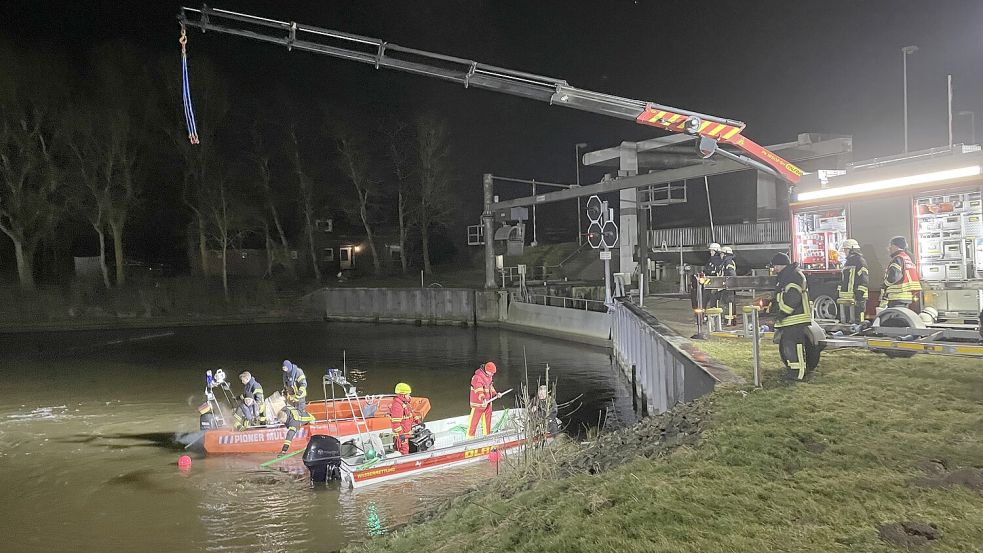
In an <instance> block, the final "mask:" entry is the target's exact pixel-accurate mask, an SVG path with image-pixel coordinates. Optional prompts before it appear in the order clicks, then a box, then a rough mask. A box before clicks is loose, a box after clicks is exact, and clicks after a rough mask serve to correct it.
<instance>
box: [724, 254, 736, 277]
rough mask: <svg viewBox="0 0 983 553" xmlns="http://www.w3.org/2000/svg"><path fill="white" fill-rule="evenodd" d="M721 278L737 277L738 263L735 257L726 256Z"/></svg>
mask: <svg viewBox="0 0 983 553" xmlns="http://www.w3.org/2000/svg"><path fill="white" fill-rule="evenodd" d="M720 276H737V262H736V261H734V256H733V255H731V254H724V259H723V261H722V262H721V269H720Z"/></svg>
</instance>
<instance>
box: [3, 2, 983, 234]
mask: <svg viewBox="0 0 983 553" xmlns="http://www.w3.org/2000/svg"><path fill="white" fill-rule="evenodd" d="M179 5H180V4H178V3H174V2H169V1H146V2H112V1H105V0H98V1H87V2H73V3H54V2H47V3H38V2H29V1H24V0H15V1H13V2H11V1H9V0H8V1H6V2H4V3H3V7H2V8H0V10H2V13H0V20H2V21H3V26H2V31H0V40H5V41H11V42H16V43H20V44H21V45H22V46H24V45H38V46H42V47H45V48H51V49H53V50H56V51H59V50H60V51H64V52H66V53H67V54H68V55H78V56H81V55H83V54H84V53H85V52H86V51H87V50H88V49H90V48H91V47H92V46H95V45H97V44H99V43H102V42H106V41H111V40H120V39H122V40H125V41H127V42H130V43H132V44H134V45H135V46H136V47H138V48H139V49H140V50H141V52H144V53H145V54H146V55H147V57H148V63H156V61H157V60H158V59H159V58H160V57H161V56H167V55H173V56H175V59H176V57H177V56H178V55H179V50H178V44H177V35H178V25H177V22H176V20H175V17H174V16H175V14H176V13H177V11H178V7H179ZM188 5H189V6H191V7H200V5H199V4H188ZM210 5H211V6H213V7H217V8H224V9H231V10H235V11H241V12H246V13H250V14H255V15H260V16H265V17H270V18H273V19H279V20H296V21H298V22H301V23H307V24H310V25H316V26H321V27H327V28H332V29H337V30H344V31H348V32H353V33H358V34H364V35H369V36H373V37H377V38H382V39H384V40H388V41H389V42H393V43H397V44H400V45H403V46H410V47H415V48H420V49H424V50H432V51H437V52H441V53H446V54H450V55H455V56H458V57H464V58H470V59H474V60H477V61H480V62H484V63H489V64H494V65H499V66H504V67H509V68H513V69H518V70H523V71H528V72H533V73H538V74H542V75H547V76H552V77H557V78H561V79H565V80H567V81H568V82H569V83H570V84H571V85H573V86H577V87H581V88H586V89H591V90H597V91H601V92H607V93H611V94H617V95H621V96H626V97H630V98H637V99H645V100H651V101H655V102H660V103H663V104H668V105H670V106H676V107H681V108H686V109H691V110H695V111H701V112H704V113H709V114H714V115H719V116H724V117H730V118H734V119H740V120H743V121H745V122H747V125H748V127H747V130H746V132H745V134H746V135H748V136H749V137H751V138H752V139H754V140H755V141H757V142H759V143H761V144H770V143H776V142H784V141H789V140H794V138H795V136H796V134H797V133H799V132H805V131H811V132H824V133H840V134H852V135H854V137H855V142H854V144H855V149H856V156H855V157H857V158H866V157H872V156H876V155H884V154H892V153H897V152H899V151H900V150H901V148H902V134H901V133H902V92H901V91H902V68H901V58H902V55H901V52H900V48H901V47H902V46H904V45H908V44H915V45H918V46H919V48H920V50H919V51H918V52H917V53H915V54H914V55H913V56H911V57H909V63H908V79H909V105H910V113H911V115H910V117H911V119H910V128H911V144H912V149H920V148H927V147H932V146H939V145H944V144H945V143H946V141H947V134H946V83H945V76H946V74H949V73H951V74H952V75H953V80H954V108H953V109H954V112H958V111H961V110H971V111H975V112H976V113H977V114H978V115H979V117H980V118H983V2H980V1H979V0H932V1H928V0H921V1H917V0H882V1H860V0H855V1H841V0H822V1H819V0H816V1H810V2H805V1H797V2H789V1H787V0H786V1H772V0H768V1H762V0H754V1H741V2H739V1H727V2H722V1H721V2H717V1H705V2H696V1H692V0H689V1H655V0H626V1H622V0H618V1H613V2H599V1H564V2H556V1H549V0H536V1H529V0H525V1H515V2H512V1H502V0H495V1H491V0H488V1H485V0H478V1H455V2H449V1H442V2H433V1H428V2H379V1H366V0H360V1H357V2H353V1H332V2H325V1H318V2H282V1H275V2H274V1H266V2H263V1H233V0H227V1H224V2H223V1H215V2H213V3H212V4H210ZM189 58H190V62H191V63H192V64H194V63H195V62H196V60H200V59H204V58H208V59H210V60H211V61H213V62H215V63H216V64H217V65H218V66H219V68H220V70H221V71H222V72H223V74H224V76H225V78H226V79H227V80H228V82H229V85H230V88H231V89H232V90H233V91H237V92H240V91H241V92H242V93H245V94H248V95H251V96H254V97H255V98H256V99H257V100H258V101H259V103H260V104H261V105H264V103H268V105H269V109H270V111H271V112H272V113H277V112H278V110H279V106H278V105H276V104H277V102H278V100H277V98H280V97H282V96H278V94H280V93H283V94H285V95H286V97H287V98H289V99H290V101H291V102H295V103H296V105H298V106H300V109H301V110H304V109H309V110H312V112H313V110H316V109H317V106H319V105H323V104H328V105H331V106H333V107H334V108H336V109H341V110H348V111H357V112H359V113H365V114H372V113H376V112H379V111H385V110H389V111H393V112H396V113H407V114H409V115H410V116H412V115H415V114H417V113H420V112H424V111H436V112H439V113H442V114H443V115H444V116H446V117H447V118H448V120H449V121H450V122H451V125H452V126H451V131H452V135H453V137H454V154H455V156H456V158H457V162H458V165H459V166H460V167H461V171H460V172H461V177H462V180H461V186H465V187H467V189H468V195H469V201H470V197H471V196H470V194H472V193H473V198H474V201H472V202H471V204H470V205H469V209H473V210H474V216H475V217H477V214H478V212H479V211H480V207H479V206H478V205H477V204H476V202H477V201H478V198H480V189H481V186H480V181H481V178H480V175H481V174H482V173H485V172H491V173H495V174H501V175H506V176H515V177H524V178H536V179H541V180H546V181H554V182H572V181H573V179H574V144H575V143H577V142H587V143H589V144H590V146H591V147H597V148H602V147H607V146H611V145H615V144H617V143H618V142H620V141H621V140H637V139H644V138H650V137H653V136H657V135H658V132H656V131H654V130H652V129H649V128H643V127H639V126H636V125H634V124H632V123H631V122H629V121H623V120H616V119H608V118H605V117H602V116H598V115H592V114H587V113H580V112H576V111H572V110H569V109H565V108H558V107H550V106H548V105H547V104H543V103H538V102H535V101H531V100H524V99H521V98H513V97H509V96H505V95H501V94H496V93H492V92H487V91H480V90H465V89H464V88H463V87H460V86H458V85H454V84H449V83H445V82H442V81H437V80H433V79H427V78H424V77H417V76H413V75H406V74H401V73H396V72H392V71H385V70H375V69H373V68H372V67H370V66H367V65H361V64H355V63H351V62H346V61H342V60H336V59H332V58H328V57H325V56H317V55H314V54H309V53H304V52H287V51H286V49H283V48H279V47H275V46H272V45H267V44H261V43H255V42H253V41H250V40H248V39H244V38H238V37H232V36H226V35H218V34H206V35H201V34H199V33H198V32H197V31H194V33H193V34H192V35H191V38H190V42H189ZM0 78H2V76H0ZM174 78H175V79H177V78H178V75H177V74H176V73H175V75H174ZM193 86H194V83H192V87H193ZM174 124H175V125H182V124H183V122H182V121H180V120H176V121H175V122H174ZM367 124H368V123H367ZM978 125H983V121H981V122H979V123H978ZM968 135H969V131H968V117H962V118H960V117H958V116H957V118H956V140H957V141H960V140H966V141H968V138H966V137H968ZM583 175H584V180H585V181H596V180H598V178H599V177H600V174H599V173H598V172H597V171H596V170H594V171H592V170H586V171H585V172H584V173H583ZM519 190H520V189H517V190H516V192H518V191H519ZM507 195H508V194H505V193H503V196H507ZM475 222H477V221H475Z"/></svg>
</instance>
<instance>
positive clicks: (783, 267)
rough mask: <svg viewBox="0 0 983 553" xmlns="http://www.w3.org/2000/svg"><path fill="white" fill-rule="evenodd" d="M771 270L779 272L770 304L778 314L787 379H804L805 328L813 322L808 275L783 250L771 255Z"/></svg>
mask: <svg viewBox="0 0 983 553" xmlns="http://www.w3.org/2000/svg"><path fill="white" fill-rule="evenodd" d="M771 269H772V271H773V272H774V273H775V274H776V275H778V291H777V292H776V293H775V301H773V302H772V303H771V312H773V313H776V314H777V315H778V321H777V322H776V323H775V332H776V333H778V334H779V336H778V353H779V355H780V356H781V358H782V363H784V364H785V369H786V373H785V378H786V379H788V380H802V379H803V378H804V377H805V373H806V354H805V348H806V343H805V342H806V328H808V326H809V324H810V323H812V307H811V306H810V305H809V287H808V285H807V283H806V276H805V274H803V273H802V271H800V270H799V267H798V263H792V261H791V260H790V259H789V258H788V256H787V255H785V254H783V253H779V254H775V256H774V257H772V258H771Z"/></svg>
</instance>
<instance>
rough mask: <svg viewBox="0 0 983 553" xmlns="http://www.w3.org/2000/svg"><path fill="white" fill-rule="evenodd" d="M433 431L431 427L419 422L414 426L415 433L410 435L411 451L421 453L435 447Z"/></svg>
mask: <svg viewBox="0 0 983 553" xmlns="http://www.w3.org/2000/svg"><path fill="white" fill-rule="evenodd" d="M433 443H434V437H433V432H431V431H430V429H429V428H427V427H426V426H423V425H422V424H418V425H416V426H414V427H413V435H412V436H410V453H419V452H421V451H426V450H428V449H432V448H433Z"/></svg>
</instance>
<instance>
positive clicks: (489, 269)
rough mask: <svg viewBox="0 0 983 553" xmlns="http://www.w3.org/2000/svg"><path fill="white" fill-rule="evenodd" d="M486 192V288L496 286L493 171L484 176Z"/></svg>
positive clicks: (482, 217)
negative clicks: (492, 208)
mask: <svg viewBox="0 0 983 553" xmlns="http://www.w3.org/2000/svg"><path fill="white" fill-rule="evenodd" d="M482 185H483V188H484V192H485V210H484V211H483V212H482V213H481V223H482V224H483V225H484V229H485V230H484V233H485V288H496V287H497V285H496V283H495V214H494V213H492V210H491V204H492V200H493V199H494V197H495V196H494V192H495V185H494V183H493V182H492V176H491V173H485V175H484V177H483V178H482Z"/></svg>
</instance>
